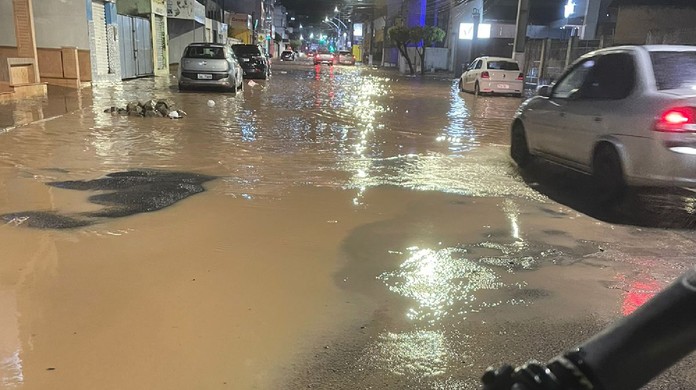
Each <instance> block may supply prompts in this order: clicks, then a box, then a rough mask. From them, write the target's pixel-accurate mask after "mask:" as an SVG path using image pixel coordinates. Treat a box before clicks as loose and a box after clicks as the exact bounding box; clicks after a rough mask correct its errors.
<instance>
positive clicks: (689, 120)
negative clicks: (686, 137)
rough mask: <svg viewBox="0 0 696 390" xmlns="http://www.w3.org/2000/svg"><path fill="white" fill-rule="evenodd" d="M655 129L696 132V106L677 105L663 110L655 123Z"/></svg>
mask: <svg viewBox="0 0 696 390" xmlns="http://www.w3.org/2000/svg"><path fill="white" fill-rule="evenodd" d="M655 131H661V132H666V133H684V132H696V107H676V108H670V109H669V110H667V111H665V112H663V113H662V115H660V118H659V119H658V120H657V123H655Z"/></svg>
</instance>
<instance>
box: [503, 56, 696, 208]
mask: <svg viewBox="0 0 696 390" xmlns="http://www.w3.org/2000/svg"><path fill="white" fill-rule="evenodd" d="M510 153H511V155H512V158H513V159H514V160H515V161H516V162H517V164H518V165H519V166H521V167H522V166H524V165H526V164H527V163H528V162H529V160H530V158H531V157H532V156H538V157H540V158H543V159H546V160H550V161H553V162H555V163H559V164H561V165H565V166H567V167H570V168H572V169H576V170H579V171H581V172H585V173H588V174H591V175H593V176H594V177H595V182H596V183H597V185H598V190H599V192H598V196H600V197H604V198H605V199H606V200H609V199H612V200H615V199H617V198H618V197H620V195H621V194H622V193H623V191H624V190H625V188H626V187H627V186H650V187H653V186H659V187H670V186H680V187H696V46H671V45H653V46H619V47H612V48H607V49H601V50H597V51H594V52H591V53H588V54H586V55H584V56H582V57H580V58H579V59H578V60H577V61H576V62H575V63H574V64H573V65H571V66H570V68H568V69H567V70H566V71H565V73H564V74H563V75H561V77H560V78H559V79H558V81H557V82H555V83H554V84H553V85H552V86H543V87H540V88H539V90H538V96H535V97H533V98H531V99H529V100H527V101H525V102H524V103H522V105H521V106H520V108H519V109H518V112H517V114H516V115H515V118H514V120H513V123H512V128H511V148H510Z"/></svg>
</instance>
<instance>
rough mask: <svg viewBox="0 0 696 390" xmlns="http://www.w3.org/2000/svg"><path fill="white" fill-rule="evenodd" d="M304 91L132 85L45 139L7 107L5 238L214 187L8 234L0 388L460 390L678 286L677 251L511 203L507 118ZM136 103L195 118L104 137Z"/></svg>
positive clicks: (0, 303)
mask: <svg viewBox="0 0 696 390" xmlns="http://www.w3.org/2000/svg"><path fill="white" fill-rule="evenodd" d="M318 70H319V71H317V69H316V68H314V67H311V66H306V67H305V66H301V65H292V66H285V67H283V66H278V67H276V70H275V72H274V75H273V77H272V78H271V79H270V80H268V81H257V85H255V86H250V85H246V86H245V90H244V92H243V93H241V94H239V95H238V96H235V97H233V96H230V95H227V94H221V93H216V92H211V91H200V92H191V93H179V92H178V91H177V90H176V88H175V87H174V85H175V80H174V79H172V78H157V79H154V80H152V79H142V80H134V81H129V82H125V83H123V84H122V85H118V86H102V87H99V88H94V90H93V92H87V91H83V92H82V94H84V95H79V98H78V97H74V96H73V97H62V99H63V101H64V102H68V101H69V103H70V107H69V109H65V111H69V113H67V114H65V115H63V116H60V117H58V118H55V119H50V118H52V117H53V116H54V115H53V114H52V113H53V110H54V108H46V107H56V104H58V103H51V102H34V103H33V104H30V103H27V104H24V105H21V104H19V105H17V106H19V107H21V109H17V108H16V106H5V107H0V111H2V112H3V113H7V112H11V111H13V110H14V111H18V112H19V113H18V114H15V116H14V117H13V118H14V119H13V120H7V123H5V122H3V124H2V125H3V126H9V127H7V131H5V132H3V133H2V134H0V183H1V184H2V185H1V186H0V214H9V213H17V212H22V211H37V212H52V213H56V214H59V215H96V214H98V212H99V210H101V209H102V208H103V207H104V205H100V204H95V203H94V202H90V201H89V197H90V196H94V195H100V194H105V193H108V191H107V192H105V191H103V190H102V191H100V190H99V189H97V190H88V191H74V190H69V189H66V188H60V187H56V186H49V185H47V183H52V182H65V181H94V180H98V179H100V178H104V177H105V175H108V174H113V173H115V172H126V171H133V170H136V171H138V170H158V171H176V172H188V173H191V174H198V175H208V176H211V177H215V179H214V180H211V181H207V182H204V183H203V184H202V186H203V187H204V189H205V191H204V192H196V193H195V194H193V195H191V196H188V197H186V198H182V199H180V200H179V201H177V202H175V203H173V204H172V205H171V206H169V207H166V208H163V209H159V210H157V211H152V212H147V211H146V210H142V211H143V212H140V213H134V214H132V215H127V216H120V217H118V218H102V219H99V220H96V221H92V222H94V223H92V224H90V225H89V226H83V227H78V228H72V229H51V228H43V229H36V228H30V227H28V226H27V223H26V219H23V218H21V217H20V218H11V219H9V221H7V223H5V224H4V225H3V226H0V247H1V248H2V255H1V256H0V258H1V259H2V261H0V310H1V311H2V313H1V315H0V388H8V389H124V388H130V389H218V388H219V389H225V388H230V389H277V388H307V387H310V386H311V387H313V388H326V389H332V388H346V389H350V388H383V387H389V386H390V387H400V388H438V389H439V388H455V389H459V388H462V389H464V388H475V383H476V381H477V378H478V375H480V372H481V370H483V369H484V368H485V367H486V366H487V365H490V364H499V363H501V362H503V361H510V362H512V363H518V364H519V363H521V362H523V361H525V360H527V359H529V358H539V359H543V358H549V357H551V356H553V355H554V354H555V353H556V352H558V351H560V350H562V349H564V348H567V347H570V346H571V345H569V344H571V343H575V342H579V341H581V340H582V339H583V338H584V337H586V336H589V335H590V334H592V333H593V332H594V331H596V330H598V329H600V328H601V327H602V326H604V325H606V324H607V323H609V322H610V321H612V320H613V319H615V318H617V317H619V316H620V315H621V311H622V307H623V306H624V305H625V303H626V301H627V299H628V298H630V295H631V294H632V293H635V291H634V290H635V288H634V287H635V284H636V283H638V282H646V283H647V282H651V283H653V284H645V283H643V284H641V286H643V290H646V289H647V291H642V292H643V293H646V294H650V293H654V292H655V291H656V290H658V289H659V288H660V287H662V286H664V285H665V284H666V283H667V282H668V281H669V280H671V279H672V278H673V277H675V276H676V275H677V274H679V273H680V272H681V271H682V270H684V269H685V268H686V267H688V266H689V265H691V264H693V262H692V260H691V259H690V257H689V256H690V255H691V254H692V249H691V248H692V247H693V242H692V241H691V240H690V236H688V235H683V234H678V233H677V232H673V231H664V230H654V229H641V228H636V227H632V226H615V225H609V224H606V223H603V222H601V221H598V220H596V219H593V218H591V217H588V216H586V215H584V214H581V213H579V212H577V211H575V210H573V209H571V208H568V207H566V206H563V205H560V204H558V203H555V202H553V201H551V200H549V199H548V198H547V196H546V195H545V194H544V193H542V192H539V191H537V190H536V189H535V186H534V185H533V184H534V183H531V184H530V183H527V182H525V180H523V178H522V177H521V176H520V174H519V172H518V171H517V170H516V169H515V168H514V167H513V165H512V164H510V162H509V159H508V157H507V149H506V146H505V145H506V144H507V142H508V141H507V131H508V124H509V120H510V118H511V117H512V115H513V113H514V110H515V109H516V108H517V106H518V104H519V102H520V101H519V99H514V98H488V97H482V98H476V97H474V96H471V95H463V94H459V93H458V92H457V91H456V88H455V86H454V83H453V82H452V81H447V80H444V81H443V80H430V79H427V80H420V79H412V78H407V77H398V76H396V74H395V73H390V72H380V71H366V70H364V69H362V68H359V67H355V68H351V67H336V68H335V69H334V68H329V67H320V68H318ZM150 98H156V99H170V100H172V101H174V102H175V103H176V104H177V106H178V107H179V108H181V109H183V110H185V111H186V112H187V113H188V116H187V117H186V118H184V119H182V120H168V119H161V118H133V117H119V116H116V117H112V116H110V115H108V114H105V113H103V109H104V108H107V107H110V106H112V105H119V106H123V105H125V104H126V103H127V102H128V101H132V100H141V101H144V100H147V99H150ZM208 100H212V101H213V102H214V103H215V105H214V106H213V107H209V105H208ZM56 110H57V109H56ZM58 111H60V110H58ZM22 112H23V113H24V114H22ZM28 112H30V113H31V118H29V114H27V113H28ZM37 119H39V121H38V122H36V120H37ZM27 123H28V124H27ZM95 213H96V214H95ZM646 285H647V286H652V287H650V288H646V287H645V286H646ZM632 286H633V287H632ZM537 332H544V333H545V335H546V336H545V337H544V339H543V340H542V341H541V342H540V339H539V337H537ZM691 364H692V365H690V366H687V367H693V362H692V363H691ZM664 381H666V382H663V383H670V384H671V387H670V388H675V389H676V388H689V384H692V385H693V384H694V383H696V382H694V378H693V376H692V377H688V375H687V376H682V377H680V376H678V375H671V376H667V377H666V379H664ZM679 386H684V387H679ZM691 387H693V386H691ZM657 388H659V387H657Z"/></svg>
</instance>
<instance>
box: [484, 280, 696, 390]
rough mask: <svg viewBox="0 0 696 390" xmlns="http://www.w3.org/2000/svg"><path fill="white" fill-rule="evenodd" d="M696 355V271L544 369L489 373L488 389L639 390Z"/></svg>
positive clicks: (534, 367)
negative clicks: (681, 361)
mask: <svg viewBox="0 0 696 390" xmlns="http://www.w3.org/2000/svg"><path fill="white" fill-rule="evenodd" d="M694 350H696V269H694V270H691V271H690V272H687V273H685V274H684V275H682V276H680V277H679V278H678V279H677V280H676V281H675V282H674V283H672V284H671V285H670V286H668V287H667V288H666V289H664V290H663V291H662V292H660V293H659V294H657V295H656V296H655V297H653V298H652V299H651V300H650V301H648V302H647V303H645V304H644V305H643V306H641V307H640V308H639V309H638V310H636V311H635V312H634V313H633V314H631V315H629V316H627V317H625V318H623V319H621V320H619V321H617V322H616V323H615V324H613V325H611V326H610V327H608V328H607V329H605V330H604V331H602V332H600V333H598V334H597V335H595V336H594V337H592V338H590V339H589V340H587V341H585V342H583V343H582V344H580V346H578V347H577V348H575V349H573V350H570V351H568V352H566V353H564V354H562V355H560V356H558V357H556V358H554V359H552V360H551V361H550V362H548V363H547V364H546V365H542V364H539V363H536V362H530V363H528V364H526V365H524V366H522V367H519V368H517V369H514V370H513V369H512V367H510V366H503V367H501V368H500V369H498V370H493V369H489V370H488V371H486V373H485V374H484V376H483V378H482V381H483V389H484V390H552V389H553V390H570V389H572V390H575V389H578V390H584V389H595V390H635V389H638V388H640V387H641V386H643V385H645V384H646V383H648V382H649V381H650V380H651V379H653V378H654V377H656V376H657V375H659V374H660V373H661V372H662V371H664V370H665V369H666V368H668V367H670V366H672V365H673V364H675V363H677V362H678V361H679V360H681V359H682V358H684V357H685V356H686V355H688V354H689V353H691V352H692V351H694Z"/></svg>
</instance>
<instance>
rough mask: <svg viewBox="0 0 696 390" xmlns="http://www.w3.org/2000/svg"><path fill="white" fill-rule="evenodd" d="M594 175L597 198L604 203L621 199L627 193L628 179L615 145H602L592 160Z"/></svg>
mask: <svg viewBox="0 0 696 390" xmlns="http://www.w3.org/2000/svg"><path fill="white" fill-rule="evenodd" d="M592 177H593V179H594V182H595V186H596V196H597V199H598V200H599V201H600V202H602V203H613V202H617V201H619V200H621V198H623V195H624V194H625V193H626V181H625V179H624V175H623V168H622V166H621V158H620V157H619V153H618V152H617V151H616V149H615V148H614V147H613V146H610V145H607V144H604V145H600V146H599V147H598V148H597V150H596V151H595V154H594V159H593V160H592Z"/></svg>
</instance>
